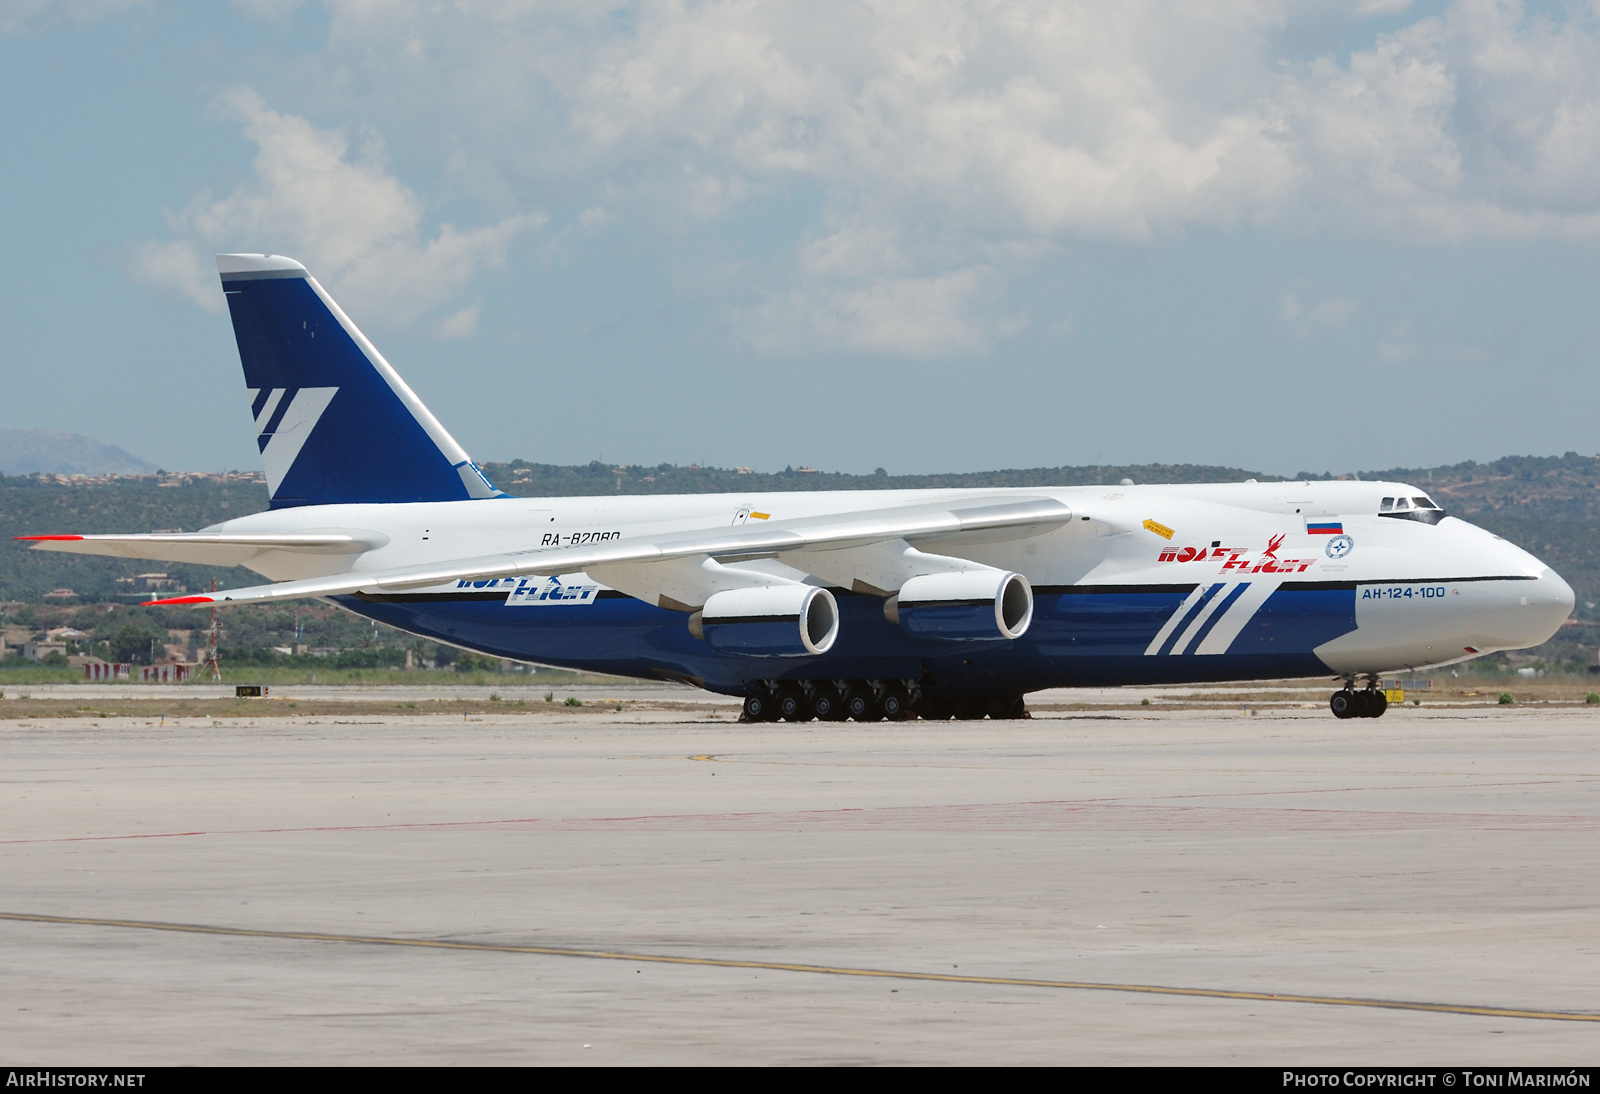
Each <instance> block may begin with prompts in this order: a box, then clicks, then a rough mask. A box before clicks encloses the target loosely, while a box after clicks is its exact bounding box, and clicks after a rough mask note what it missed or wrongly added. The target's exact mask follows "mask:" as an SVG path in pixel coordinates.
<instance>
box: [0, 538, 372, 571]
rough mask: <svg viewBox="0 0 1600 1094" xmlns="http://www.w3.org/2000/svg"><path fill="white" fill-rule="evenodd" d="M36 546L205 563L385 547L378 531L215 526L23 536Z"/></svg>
mask: <svg viewBox="0 0 1600 1094" xmlns="http://www.w3.org/2000/svg"><path fill="white" fill-rule="evenodd" d="M16 538H17V539H19V540H22V541H24V542H31V543H32V544H33V548H32V549H33V550H35V551H58V552H61V553H63V554H69V555H109V556H111V557H112V558H144V559H151V560H154V561H159V562H193V563H197V564H199V565H202V566H238V565H240V564H242V563H244V562H247V561H249V560H250V559H252V558H254V557H256V556H257V555H259V554H261V553H262V552H263V551H294V552H297V553H300V554H316V555H354V554H360V553H361V552H363V551H371V550H374V549H376V548H378V547H382V546H383V545H384V544H385V543H387V542H388V541H389V537H387V536H385V535H382V534H381V533H378V532H311V533H305V532H301V533H296V534H293V535H245V536H241V535H227V534H221V533H212V532H167V533H163V532H157V533H154V534H151V535H142V536H18V537H16Z"/></svg>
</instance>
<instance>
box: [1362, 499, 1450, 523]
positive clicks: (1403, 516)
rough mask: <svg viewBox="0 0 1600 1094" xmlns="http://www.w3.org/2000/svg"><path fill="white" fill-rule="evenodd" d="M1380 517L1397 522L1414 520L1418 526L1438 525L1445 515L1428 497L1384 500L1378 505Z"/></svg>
mask: <svg viewBox="0 0 1600 1094" xmlns="http://www.w3.org/2000/svg"><path fill="white" fill-rule="evenodd" d="M1378 515H1379V516H1380V517H1394V518H1395V519H1397V520H1414V521H1417V522H1418V523H1420V524H1438V523H1439V522H1440V521H1441V520H1443V519H1444V516H1445V513H1444V510H1443V509H1442V508H1440V507H1439V505H1438V503H1437V502H1435V501H1434V500H1433V499H1432V498H1428V497H1410V498H1384V499H1383V500H1382V501H1381V502H1379V503H1378Z"/></svg>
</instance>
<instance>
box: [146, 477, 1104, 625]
mask: <svg viewBox="0 0 1600 1094" xmlns="http://www.w3.org/2000/svg"><path fill="white" fill-rule="evenodd" d="M1071 519H1072V510H1071V509H1069V508H1068V507H1067V506H1065V505H1063V504H1062V503H1061V502H1059V501H1056V500H1055V499H1054V498H1018V497H1010V496H1006V497H995V496H993V495H989V496H987V497H981V496H980V497H974V498H968V499H961V500H957V501H954V502H949V501H947V502H943V503H941V504H937V505H917V506H904V507H900V508H893V509H872V510H867V511H865V512H859V513H839V514H834V515H829V516H821V517H801V518H797V519H795V520H788V521H773V522H771V523H770V524H767V525H764V526H762V527H759V528H752V527H750V526H749V525H735V526H733V527H728V528H715V529H710V530H703V531H696V532H683V533H677V534H674V535H666V536H659V537H655V538H647V537H644V536H639V537H635V538H625V539H620V540H613V541H611V542H610V543H603V544H598V545H595V546H586V547H552V548H534V549H530V550H526V551H511V552H507V553H504V554H498V555H484V556H481V557H478V558H464V559H455V560H451V561H446V562H439V563H433V564H430V565H425V566H406V567H401V568H396V569H393V570H371V571H367V572H366V573H361V572H353V573H344V574H336V575H333V576H331V577H316V578H306V579H304V580H301V581H284V582H280V583H278V584H276V585H258V586H254V587H252V588H246V589H231V590H227V591H224V592H218V593H213V594H211V595H209V596H204V597H184V598H182V600H176V601H173V600H167V601H162V600H154V601H150V603H152V604H172V603H183V604H203V603H210V602H212V601H216V602H219V603H220V602H233V601H262V600H294V599H298V598H300V597H313V596H342V595H347V594H350V593H358V592H370V593H386V592H404V591H408V590H415V589H425V588H428V587H430V586H435V585H446V584H449V583H450V582H455V581H467V580H482V579H486V578H496V577H519V576H523V575H538V576H552V575H556V574H570V573H578V572H580V571H583V570H586V569H588V568H589V567H591V566H601V565H605V564H608V563H633V564H643V565H648V564H650V563H652V562H666V561H670V560H673V559H680V558H690V557H694V556H700V555H704V556H707V557H709V558H713V559H715V560H717V561H718V562H737V561H740V560H745V559H753V558H773V557H781V556H782V555H784V554H785V553H787V552H791V551H802V550H809V551H818V550H828V549H830V548H832V549H842V548H846V547H858V546H863V545H866V544H869V543H876V542H879V541H882V540H893V539H903V540H906V541H907V542H911V543H923V544H942V545H949V544H958V543H962V542H973V541H977V540H982V541H992V540H996V539H1025V538H1027V537H1029V536H1033V535H1041V534H1043V533H1045V532H1048V531H1051V530H1053V529H1055V528H1059V527H1060V526H1061V525H1063V524H1065V523H1066V522H1067V521H1069V520H1071Z"/></svg>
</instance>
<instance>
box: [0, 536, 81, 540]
mask: <svg viewBox="0 0 1600 1094" xmlns="http://www.w3.org/2000/svg"><path fill="white" fill-rule="evenodd" d="M12 538H13V539H56V540H77V539H82V538H83V537H82V536H13V537H12Z"/></svg>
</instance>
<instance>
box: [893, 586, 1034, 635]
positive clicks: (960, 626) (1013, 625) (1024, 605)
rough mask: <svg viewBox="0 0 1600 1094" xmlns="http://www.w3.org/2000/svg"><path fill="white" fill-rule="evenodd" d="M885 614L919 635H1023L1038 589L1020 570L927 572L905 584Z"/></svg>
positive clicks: (906, 630) (906, 629)
mask: <svg viewBox="0 0 1600 1094" xmlns="http://www.w3.org/2000/svg"><path fill="white" fill-rule="evenodd" d="M883 614H884V615H886V616H888V618H889V622H891V623H898V624H900V626H901V628H902V629H904V630H905V632H906V633H907V634H909V635H912V636H914V637H916V638H943V639H947V640H953V641H962V642H975V641H983V640H991V641H998V640H1000V639H1004V638H1021V637H1022V635H1023V633H1024V632H1026V631H1027V629H1028V624H1029V623H1031V622H1033V589H1032V587H1031V586H1029V584H1028V579H1027V578H1025V577H1023V576H1022V575H1021V574H1016V573H1007V572H1005V571H1003V570H962V571H958V572H955V573H944V574H924V575H922V576H920V577H914V578H912V579H911V580H909V581H907V582H906V583H905V584H904V585H902V586H901V587H900V592H899V594H898V595H896V596H891V597H890V598H889V599H888V600H887V601H886V602H885V603H884V606H883Z"/></svg>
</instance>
